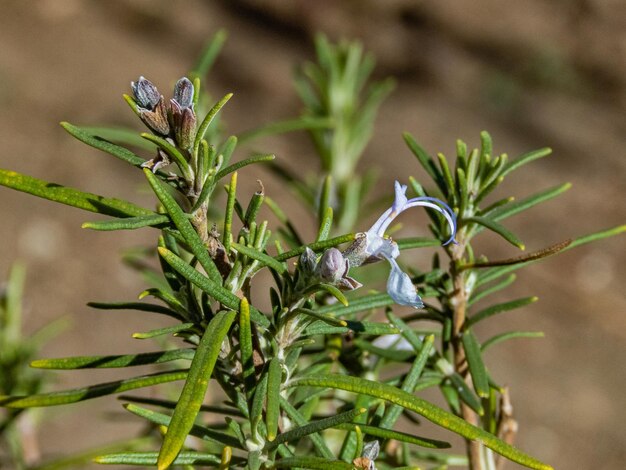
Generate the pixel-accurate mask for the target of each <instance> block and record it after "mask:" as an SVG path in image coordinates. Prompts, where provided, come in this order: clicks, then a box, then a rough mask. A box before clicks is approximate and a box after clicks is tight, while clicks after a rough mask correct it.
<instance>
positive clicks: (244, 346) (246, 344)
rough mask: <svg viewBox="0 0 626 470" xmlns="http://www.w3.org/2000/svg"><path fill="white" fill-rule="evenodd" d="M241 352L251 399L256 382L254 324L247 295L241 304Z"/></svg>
mask: <svg viewBox="0 0 626 470" xmlns="http://www.w3.org/2000/svg"><path fill="white" fill-rule="evenodd" d="M239 352H240V353H241V365H242V368H243V371H242V376H243V383H244V387H245V389H246V397H247V398H248V399H250V398H251V397H252V392H253V391H254V387H255V385H256V383H255V376H254V358H253V346H252V325H251V324H250V304H249V303H248V299H246V298H245V297H244V298H242V299H241V302H240V304H239Z"/></svg>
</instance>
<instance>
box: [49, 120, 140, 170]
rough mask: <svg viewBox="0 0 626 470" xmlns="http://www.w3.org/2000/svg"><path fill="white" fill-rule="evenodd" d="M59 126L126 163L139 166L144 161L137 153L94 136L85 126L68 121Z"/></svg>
mask: <svg viewBox="0 0 626 470" xmlns="http://www.w3.org/2000/svg"><path fill="white" fill-rule="evenodd" d="M61 127H63V129H65V130H66V131H67V132H69V133H70V134H71V135H73V136H74V137H76V138H77V139H78V140H80V141H81V142H84V143H85V144H87V145H89V146H90V147H93V148H96V149H98V150H102V151H103V152H106V153H108V154H110V155H113V156H114V157H117V158H119V159H120V160H123V161H125V162H127V163H130V164H131V165H133V166H136V167H140V166H141V165H142V164H144V163H145V162H146V161H145V160H144V159H143V158H141V157H140V156H139V155H136V154H134V153H133V152H131V151H130V150H128V149H127V148H124V147H120V146H119V145H116V144H114V143H111V142H109V141H108V140H105V139H104V138H102V137H99V136H96V135H94V134H92V133H91V132H89V130H88V129H86V128H81V127H78V126H74V125H72V124H70V123H69V122H62V123H61Z"/></svg>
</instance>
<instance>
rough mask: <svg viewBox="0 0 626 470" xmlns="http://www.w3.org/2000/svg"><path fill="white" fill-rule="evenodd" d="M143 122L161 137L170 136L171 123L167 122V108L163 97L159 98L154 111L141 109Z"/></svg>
mask: <svg viewBox="0 0 626 470" xmlns="http://www.w3.org/2000/svg"><path fill="white" fill-rule="evenodd" d="M139 112H140V114H139V115H140V116H141V120H142V121H143V122H144V124H146V126H148V127H149V128H150V129H151V130H153V131H154V132H156V133H157V134H161V135H169V133H170V123H169V122H168V120H167V108H166V107H165V103H164V100H163V97H162V96H161V97H160V98H159V101H158V103H157V105H156V106H155V107H154V110H153V111H149V110H146V109H141V108H140V109H139Z"/></svg>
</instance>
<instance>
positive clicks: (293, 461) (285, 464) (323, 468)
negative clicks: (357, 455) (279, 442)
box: [269, 457, 354, 470]
mask: <svg viewBox="0 0 626 470" xmlns="http://www.w3.org/2000/svg"><path fill="white" fill-rule="evenodd" d="M331 458H332V457H331ZM269 468H308V469H311V470H352V469H353V468H354V467H353V466H352V464H351V463H348V462H344V461H342V460H329V459H327V458H323V457H287V458H284V459H280V460H276V461H275V462H274V464H273V465H272V466H270V467H269Z"/></svg>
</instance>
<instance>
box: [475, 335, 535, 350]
mask: <svg viewBox="0 0 626 470" xmlns="http://www.w3.org/2000/svg"><path fill="white" fill-rule="evenodd" d="M543 336H544V334H543V331H507V332H506V333H500V334H499V335H495V336H493V337H492V338H489V339H488V340H487V341H485V342H484V343H483V344H482V345H481V347H480V349H481V351H482V352H485V351H486V350H487V349H488V348H490V347H491V346H494V345H496V344H498V343H501V342H503V341H507V340H509V339H513V338H543Z"/></svg>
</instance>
